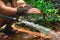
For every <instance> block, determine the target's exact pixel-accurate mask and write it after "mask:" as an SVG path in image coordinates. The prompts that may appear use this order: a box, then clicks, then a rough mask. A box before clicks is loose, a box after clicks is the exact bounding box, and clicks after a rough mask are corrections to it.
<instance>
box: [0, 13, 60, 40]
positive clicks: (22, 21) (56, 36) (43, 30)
mask: <svg viewBox="0 0 60 40" xmlns="http://www.w3.org/2000/svg"><path fill="white" fill-rule="evenodd" d="M0 17H2V18H6V19H9V20H14V21H20V22H21V23H23V24H25V25H26V26H29V27H33V28H36V29H37V30H39V31H40V32H43V33H45V32H47V33H50V34H51V35H53V37H54V40H60V37H59V35H58V34H56V33H55V32H53V31H51V29H49V28H46V27H43V26H41V25H38V24H35V23H33V22H28V21H26V20H22V19H18V18H14V17H9V16H4V15H2V14H0Z"/></svg>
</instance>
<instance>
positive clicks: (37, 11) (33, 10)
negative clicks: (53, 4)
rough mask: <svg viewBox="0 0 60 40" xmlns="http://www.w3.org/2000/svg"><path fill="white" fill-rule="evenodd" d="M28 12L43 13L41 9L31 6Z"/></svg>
mask: <svg viewBox="0 0 60 40" xmlns="http://www.w3.org/2000/svg"><path fill="white" fill-rule="evenodd" d="M28 14H41V11H40V10H39V9H37V8H31V9H29V10H28Z"/></svg>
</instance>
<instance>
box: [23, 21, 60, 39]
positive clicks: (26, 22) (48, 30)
mask: <svg viewBox="0 0 60 40" xmlns="http://www.w3.org/2000/svg"><path fill="white" fill-rule="evenodd" d="M22 23H24V24H25V25H26V26H29V27H33V28H36V29H37V30H39V31H40V32H43V33H50V34H51V35H52V36H53V37H54V38H53V40H60V37H59V35H58V34H57V33H55V32H53V31H51V29H49V28H46V27H43V26H40V25H38V24H34V23H33V22H28V21H22Z"/></svg>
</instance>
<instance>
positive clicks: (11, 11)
mask: <svg viewBox="0 0 60 40" xmlns="http://www.w3.org/2000/svg"><path fill="white" fill-rule="evenodd" d="M0 12H1V13H2V14H6V13H7V14H8V15H16V12H17V8H12V7H8V6H6V5H5V4H4V2H3V1H1V0H0Z"/></svg>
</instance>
